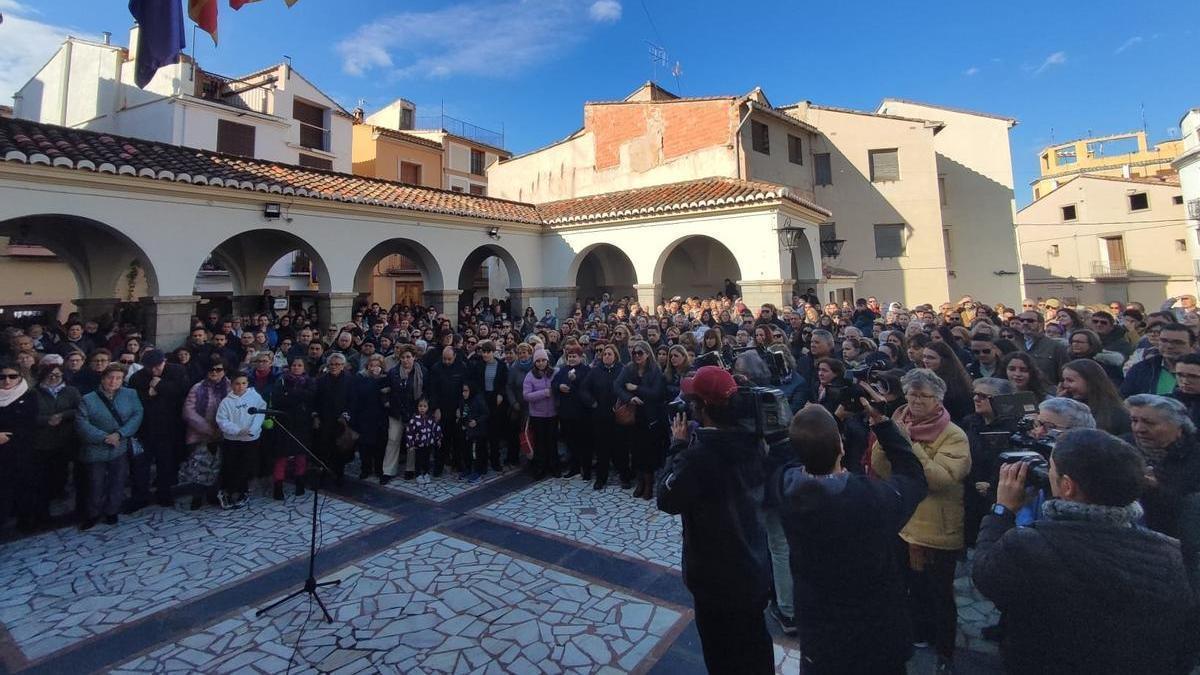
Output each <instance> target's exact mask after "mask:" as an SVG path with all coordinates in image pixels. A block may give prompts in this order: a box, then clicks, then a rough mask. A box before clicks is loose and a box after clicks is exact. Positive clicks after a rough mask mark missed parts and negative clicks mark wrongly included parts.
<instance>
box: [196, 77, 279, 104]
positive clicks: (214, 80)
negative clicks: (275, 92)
mask: <svg viewBox="0 0 1200 675" xmlns="http://www.w3.org/2000/svg"><path fill="white" fill-rule="evenodd" d="M197 76H198V77H197V82H196V95H197V96H199V97H200V98H202V99H205V100H208V101H212V102H214V103H220V104H222V105H227V106H230V107H232V108H238V109H239V110H249V111H252V112H258V113H263V114H268V115H269V114H271V87H272V85H274V84H275V80H276V78H275V76H274V75H271V76H268V77H266V78H264V79H263V80H261V81H256V82H248V81H246V80H233V79H230V78H228V77H225V76H223V75H217V74H216V73H210V72H208V71H198V72H197Z"/></svg>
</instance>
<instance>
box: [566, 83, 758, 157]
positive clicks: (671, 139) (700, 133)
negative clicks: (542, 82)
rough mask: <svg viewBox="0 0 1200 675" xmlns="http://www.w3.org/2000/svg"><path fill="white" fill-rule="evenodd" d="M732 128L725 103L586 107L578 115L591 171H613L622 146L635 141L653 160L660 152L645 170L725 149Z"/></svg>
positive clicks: (732, 118) (734, 121)
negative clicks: (592, 150)
mask: <svg viewBox="0 0 1200 675" xmlns="http://www.w3.org/2000/svg"><path fill="white" fill-rule="evenodd" d="M736 124H737V111H736V109H735V107H734V106H733V105H732V104H731V102H730V101H726V100H717V101H680V102H674V103H657V104H656V103H642V102H636V101H635V102H629V103H625V104H608V105H591V106H588V107H587V109H586V112H585V114H584V125H585V128H586V129H587V130H588V131H591V132H592V138H593V139H594V142H595V144H596V166H595V168H596V169H597V170H603V169H611V168H615V167H617V166H618V165H619V164H620V162H621V148H622V146H625V145H627V144H630V143H631V142H634V141H639V140H640V141H641V142H640V143H637V145H638V146H639V147H640V148H642V149H645V148H653V149H654V154H656V155H657V154H658V152H657V150H658V149H659V148H661V156H660V157H655V158H654V161H652V162H650V164H651V166H657V165H659V164H661V163H662V162H664V161H668V160H671V159H675V158H677V157H681V156H683V155H687V154H689V153H692V152H695V151H697V150H701V149H704V148H710V147H713V146H723V145H728V144H730V143H732V134H733V129H734V128H735V126H736ZM651 136H653V138H650V137H651ZM639 156H640V155H639ZM637 163H638V164H639V165H642V164H644V162H637ZM647 168H650V167H647V166H639V167H638V169H639V170H645V169H647Z"/></svg>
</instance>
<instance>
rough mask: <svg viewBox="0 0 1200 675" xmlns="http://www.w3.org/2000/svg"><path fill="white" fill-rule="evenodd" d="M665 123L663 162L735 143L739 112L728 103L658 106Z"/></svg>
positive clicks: (701, 102) (702, 102)
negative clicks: (734, 131) (715, 146)
mask: <svg viewBox="0 0 1200 675" xmlns="http://www.w3.org/2000/svg"><path fill="white" fill-rule="evenodd" d="M657 107H658V109H659V110H660V111H661V114H662V120H663V129H664V132H663V141H662V149H663V159H667V160H670V159H674V158H676V157H679V156H682V155H686V154H688V153H690V152H695V151H696V150H700V149H702V148H709V147H712V146H714V145H728V144H729V143H731V142H732V138H733V129H734V125H736V124H737V119H736V111H735V109H734V106H733V105H731V103H730V102H729V101H695V102H687V103H672V104H670V105H660V106H657Z"/></svg>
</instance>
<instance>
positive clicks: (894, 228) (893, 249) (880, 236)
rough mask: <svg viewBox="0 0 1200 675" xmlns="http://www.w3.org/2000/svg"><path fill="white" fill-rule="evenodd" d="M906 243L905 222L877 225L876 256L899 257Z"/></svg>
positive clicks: (902, 253)
mask: <svg viewBox="0 0 1200 675" xmlns="http://www.w3.org/2000/svg"><path fill="white" fill-rule="evenodd" d="M904 245H905V241H904V223H899V224H888V225H876V226H875V257H876V258H899V257H900V256H903V255H904Z"/></svg>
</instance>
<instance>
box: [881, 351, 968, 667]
mask: <svg viewBox="0 0 1200 675" xmlns="http://www.w3.org/2000/svg"><path fill="white" fill-rule="evenodd" d="M900 385H901V388H902V389H903V390H904V399H905V401H906V404H905V405H903V406H901V407H900V408H899V409H898V410H897V411H896V414H895V415H894V416H893V419H894V420H895V422H896V424H897V426H899V427H900V429H901V430H902V431H904V432H905V433H907V434H908V437H909V439H911V440H912V446H913V452H914V453H915V454H916V455H917V459H919V460H920V461H921V466H923V467H924V468H925V479H926V480H927V481H928V482H929V495H928V496H927V497H926V498H925V499H924V501H922V502H921V503H920V505H918V506H917V510H916V512H915V513H913V516H912V518H911V519H910V520H909V521H908V524H907V525H905V526H904V529H903V530H901V531H900V538H901V539H903V540H904V542H905V544H907V548H908V569H909V574H908V584H909V601H910V610H911V612H912V615H913V628H914V631H915V633H916V634H915V636H914V638H915V639H916V641H917V643H916V644H917V645H918V646H924V645H923V644H922V643H926V644H928V643H930V642H932V643H933V644H934V646H935V648H936V649H937V658H938V668H939V670H938V672H943V669H945V670H946V672H952V670H951V669H952V668H953V663H954V639H955V636H956V633H957V630H958V610H957V608H956V606H955V604H954V568H955V564H956V563H957V562H958V558H959V557H960V555H961V554H962V548H963V481H964V480H965V479H966V477H967V473H968V472H970V470H971V450H970V446H969V445H968V443H967V434H966V433H965V432H963V430H962V429H960V428H958V427H957V426H956V425H955V424H954V423H952V422H951V421H950V413H949V412H947V411H946V409H945V408H944V407H943V406H942V399H943V397H945V395H946V383H945V382H944V381H943V380H942V378H940V377H938V376H937V374H936V373H934V372H933V371H932V370H928V369H926V368H917V369H915V370H912V371H909V372H908V373H906V374H905V375H904V377H903V379H901V380H900ZM871 455H872V459H871V462H872V466H873V467H874V468H875V470H876V471H877V472H878V473H879V475H880V476H881V477H883V478H888V477H889V476H890V475H891V469H892V467H891V465H890V464H889V463H888V460H887V456H886V455H884V453H883V449H882V448H880V446H879V444H878V443H876V444H875V447H874V448H873V449H872V452H871Z"/></svg>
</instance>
